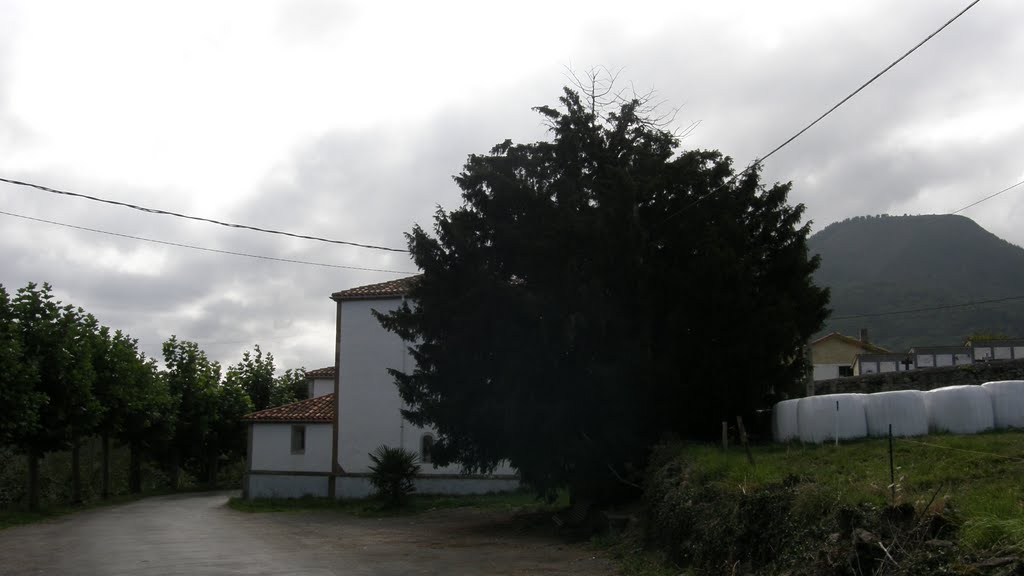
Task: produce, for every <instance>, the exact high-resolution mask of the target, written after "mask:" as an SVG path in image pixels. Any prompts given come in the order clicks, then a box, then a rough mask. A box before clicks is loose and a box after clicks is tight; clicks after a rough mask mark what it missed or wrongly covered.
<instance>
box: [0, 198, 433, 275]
mask: <svg viewBox="0 0 1024 576" xmlns="http://www.w3.org/2000/svg"><path fill="white" fill-rule="evenodd" d="M0 214H3V215H5V216H13V217H15V218H21V219H24V220H32V221H35V222H44V223H46V224H53V225H54V226H63V227H65V228H74V229H75V230H85V231H86V232H95V233H97V234H107V235H109V236H117V237H119V238H130V239H132V240H140V241H142V242H152V243H153V244H163V245H165V246H176V247H178V248H189V249H191V250H202V251H203V252H214V253H217V254H228V255H230V256H244V257H246V258H257V259H259V260H273V261H275V262H287V263H289V264H304V265H306V266H320V267H323V268H344V269H346V270H362V271H365V272H385V273H388V274H409V275H412V274H416V272H406V271H402V270H384V269H381V268H363V267H360V266H346V265H343V264H327V263H324V262H311V261H308V260H293V259H291V258H277V257H274V256H264V255H261V254H249V253H246V252H232V251H230V250H218V249H216V248H206V247H203V246H194V245H192V244H182V243H179V242H168V241H166V240H155V239H153V238H143V237H141V236H132V235H130V234H120V233H118V232H110V231H108V230H99V229H97V228H87V227H85V226H75V225H74V224H67V223H64V222H55V221H53V220H44V219H43V218H33V217H32V216H25V215H23V214H15V213H13V212H4V211H3V210H0Z"/></svg>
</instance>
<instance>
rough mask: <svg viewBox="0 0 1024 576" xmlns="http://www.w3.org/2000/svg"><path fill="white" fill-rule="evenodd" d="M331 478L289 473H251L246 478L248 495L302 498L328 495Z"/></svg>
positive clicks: (253, 496)
mask: <svg viewBox="0 0 1024 576" xmlns="http://www.w3.org/2000/svg"><path fill="white" fill-rule="evenodd" d="M328 481H329V478H328V477H327V475H326V474H325V475H323V476H294V475H288V474H281V475H276V474H250V475H249V476H248V477H247V478H246V497H247V498H249V499H252V498H301V497H303V496H318V497H326V496H327V488H328Z"/></svg>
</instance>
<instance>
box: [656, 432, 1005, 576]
mask: <svg viewBox="0 0 1024 576" xmlns="http://www.w3.org/2000/svg"><path fill="white" fill-rule="evenodd" d="M752 450H753V457H754V465H751V464H750V463H749V462H748V461H747V458H746V456H745V454H743V453H742V451H738V450H733V451H729V452H723V451H722V450H721V449H720V448H719V447H717V446H713V445H707V444H685V443H681V444H672V445H667V446H662V447H660V448H659V449H658V450H657V451H656V454H655V456H654V458H653V461H652V465H651V468H650V470H649V476H648V485H647V491H646V496H645V500H646V502H645V504H646V507H647V515H646V519H645V520H646V521H645V526H644V528H645V543H646V545H647V546H648V547H649V548H652V549H655V550H658V551H660V552H661V553H663V555H664V558H665V560H666V562H668V563H669V564H670V565H673V566H675V567H676V569H690V570H692V571H694V572H695V573H700V574H724V573H756V574H781V573H785V574H794V575H798V574H808V575H810V574H825V573H852V574H925V573H986V574H988V573H1001V572H999V571H998V570H1000V569H1005V570H1008V572H1006V573H1016V572H1012V570H1015V569H1021V568H1022V567H1024V564H1022V560H1021V559H1022V558H1024V484H1022V482H1021V478H1022V477H1024V432H1018V431H1011V432H998V433H989V434H981V435H976V436H948V435H938V436H929V437H924V438H911V439H899V438H897V439H895V440H894V446H893V463H894V476H895V482H893V483H891V482H890V467H889V451H888V440H887V439H870V440H862V441H856V442H850V443H843V444H841V445H840V446H838V447H835V446H833V445H831V444H825V445H820V446H805V445H800V444H784V445H766V446H755V447H753V448H752ZM979 570H980V572H979Z"/></svg>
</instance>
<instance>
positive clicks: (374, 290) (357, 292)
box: [331, 274, 420, 300]
mask: <svg viewBox="0 0 1024 576" xmlns="http://www.w3.org/2000/svg"><path fill="white" fill-rule="evenodd" d="M419 277H420V275H419V274H417V275H415V276H407V277H405V278H399V279H398V280H388V281H387V282H380V283H378V284H368V285H366V286H356V287H355V288H349V289H348V290H342V291H341V292H335V293H334V294H331V299H333V300H370V299H373V298H395V297H398V296H403V295H405V294H406V293H408V292H409V289H410V288H412V285H413V283H415V282H416V281H417V280H418V279H419Z"/></svg>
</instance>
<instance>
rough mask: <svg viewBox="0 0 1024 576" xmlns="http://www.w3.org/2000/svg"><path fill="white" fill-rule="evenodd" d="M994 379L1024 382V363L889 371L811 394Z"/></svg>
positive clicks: (824, 384)
mask: <svg viewBox="0 0 1024 576" xmlns="http://www.w3.org/2000/svg"><path fill="white" fill-rule="evenodd" d="M993 380H1024V360H992V361H989V362H978V363H975V364H966V365H963V366H945V367H942V368H922V369H918V370H911V371H908V372H886V373H884V374H865V375H863V376H847V377H846V378H834V379H832V380H819V381H817V382H814V383H813V384H811V386H810V390H809V393H810V394H811V395H818V394H844V393H862V394H870V393H872V392H888V391H890V390H934V389H935V388H943V387H946V386H958V385H964V384H984V383H985V382H992V381H993Z"/></svg>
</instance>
